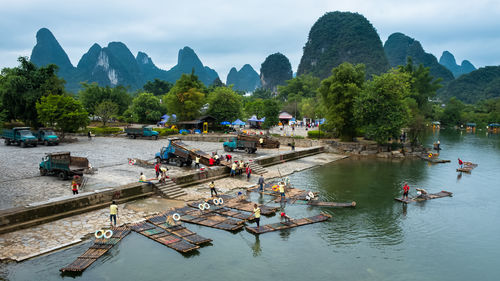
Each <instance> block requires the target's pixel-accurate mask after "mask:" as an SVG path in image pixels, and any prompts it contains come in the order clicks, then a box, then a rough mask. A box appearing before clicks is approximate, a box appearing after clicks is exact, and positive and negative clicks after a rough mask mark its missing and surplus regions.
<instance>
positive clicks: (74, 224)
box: [0, 153, 346, 262]
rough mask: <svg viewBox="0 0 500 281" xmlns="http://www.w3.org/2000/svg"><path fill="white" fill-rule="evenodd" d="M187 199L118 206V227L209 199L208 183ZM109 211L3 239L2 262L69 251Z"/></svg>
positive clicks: (234, 181)
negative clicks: (187, 203) (195, 201)
mask: <svg viewBox="0 0 500 281" xmlns="http://www.w3.org/2000/svg"><path fill="white" fill-rule="evenodd" d="M345 157H346V156H342V155H335V154H330V153H322V154H317V155H314V156H309V157H304V158H299V159H296V160H294V161H290V162H285V163H282V164H278V165H274V166H268V167H266V169H267V170H268V173H265V174H264V176H265V178H266V180H270V179H272V178H276V177H280V176H285V175H290V174H292V173H294V172H297V171H301V170H304V169H309V168H312V167H316V166H320V165H324V164H326V163H330V162H333V161H337V160H340V159H343V158H345ZM257 180H258V176H256V175H254V176H252V177H251V179H250V180H249V181H247V180H246V179H245V178H244V177H243V176H240V177H237V178H227V177H225V178H222V179H218V180H215V185H216V188H217V190H218V191H219V192H221V193H223V194H224V193H225V194H233V193H237V192H238V191H241V190H245V189H246V188H248V187H251V186H254V185H256V183H257ZM185 190H186V192H187V195H186V196H184V197H183V198H182V199H183V200H168V199H164V198H161V197H158V196H154V197H150V198H146V199H142V200H136V201H132V202H128V203H125V204H120V205H119V224H125V223H133V222H137V221H141V220H143V219H144V217H146V216H149V215H152V214H155V213H158V212H161V211H165V210H167V209H169V208H173V207H179V206H183V205H184V204H185V202H186V201H191V200H197V199H201V198H207V197H210V190H209V188H208V183H201V184H197V185H194V186H191V187H188V188H186V189H185ZM108 225H109V221H108V208H107V207H105V208H101V209H99V210H95V211H91V212H87V213H84V214H80V215H76V216H71V217H67V218H64V219H59V220H56V221H52V222H49V223H45V224H42V225H38V226H35V227H31V228H28V229H23V230H19V231H14V232H10V233H6V234H2V235H0V247H1V248H2V253H1V254H0V260H3V261H9V260H11V261H18V262H19V261H23V260H26V259H29V258H32V257H35V256H39V255H42V254H45V253H49V252H52V251H56V250H58V249H61V248H64V247H68V246H71V245H74V244H77V243H80V242H81V241H84V240H86V239H89V238H90V237H92V234H93V233H94V231H95V230H97V229H101V228H104V227H107V226H108Z"/></svg>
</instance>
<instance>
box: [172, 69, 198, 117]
mask: <svg viewBox="0 0 500 281" xmlns="http://www.w3.org/2000/svg"><path fill="white" fill-rule="evenodd" d="M204 91H205V86H204V85H203V83H201V82H200V80H198V77H197V76H196V75H194V74H191V75H186V74H182V76H181V78H179V80H177V82H175V85H174V87H173V88H172V89H171V90H170V92H168V94H167V95H165V102H166V104H167V108H168V112H170V113H174V114H176V115H177V120H179V121H185V120H193V119H195V118H197V117H199V116H200V110H201V107H202V106H203V105H204V104H205V93H204Z"/></svg>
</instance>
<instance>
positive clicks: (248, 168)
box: [245, 164, 252, 181]
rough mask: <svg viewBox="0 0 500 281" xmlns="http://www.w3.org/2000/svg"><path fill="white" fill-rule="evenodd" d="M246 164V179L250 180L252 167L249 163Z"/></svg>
mask: <svg viewBox="0 0 500 281" xmlns="http://www.w3.org/2000/svg"><path fill="white" fill-rule="evenodd" d="M245 166H246V171H245V172H246V173H247V181H249V180H250V175H251V174H252V168H250V164H245Z"/></svg>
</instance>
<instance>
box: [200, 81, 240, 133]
mask: <svg viewBox="0 0 500 281" xmlns="http://www.w3.org/2000/svg"><path fill="white" fill-rule="evenodd" d="M208 103H209V107H208V112H207V113H208V114H209V115H211V116H213V117H214V118H215V120H216V122H217V124H219V123H220V122H222V121H229V122H232V121H234V120H235V119H236V118H238V117H239V116H240V115H241V108H242V97H241V96H240V95H238V94H237V93H235V92H234V91H233V90H232V89H231V88H226V87H219V88H215V90H214V91H213V92H212V93H210V95H209V98H208Z"/></svg>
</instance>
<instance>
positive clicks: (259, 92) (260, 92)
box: [252, 88, 273, 100]
mask: <svg viewBox="0 0 500 281" xmlns="http://www.w3.org/2000/svg"><path fill="white" fill-rule="evenodd" d="M252 97H253V98H256V99H263V100H266V99H270V98H272V97H273V93H271V91H269V90H266V89H264V88H258V89H255V91H254V92H253V93H252Z"/></svg>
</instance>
